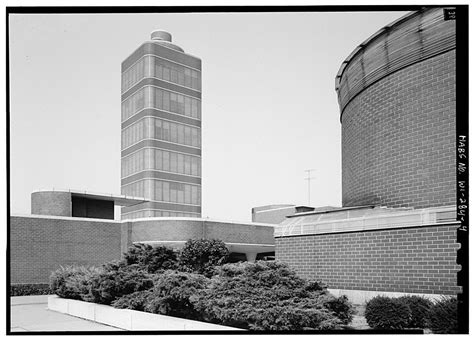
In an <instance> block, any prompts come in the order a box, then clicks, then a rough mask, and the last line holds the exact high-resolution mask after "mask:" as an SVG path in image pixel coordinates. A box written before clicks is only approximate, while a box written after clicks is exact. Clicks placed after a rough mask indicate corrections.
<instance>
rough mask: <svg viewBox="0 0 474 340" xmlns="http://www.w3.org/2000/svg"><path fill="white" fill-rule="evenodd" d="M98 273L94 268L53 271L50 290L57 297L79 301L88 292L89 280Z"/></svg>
mask: <svg viewBox="0 0 474 340" xmlns="http://www.w3.org/2000/svg"><path fill="white" fill-rule="evenodd" d="M99 272H100V269H99V268H96V267H85V266H76V265H72V266H66V267H61V268H59V269H57V270H56V271H54V272H53V273H52V274H51V276H50V289H51V291H52V292H53V293H54V294H56V295H58V296H59V297H62V298H65V299H75V300H81V297H82V295H83V294H86V293H87V292H88V291H89V284H90V280H91V278H92V277H93V276H94V275H97V274H98V273H99Z"/></svg>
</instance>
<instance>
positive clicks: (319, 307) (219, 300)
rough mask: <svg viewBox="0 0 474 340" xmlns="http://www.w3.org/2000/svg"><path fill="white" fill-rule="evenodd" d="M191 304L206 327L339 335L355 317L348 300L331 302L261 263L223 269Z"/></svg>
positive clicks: (314, 285) (321, 290)
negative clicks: (337, 331)
mask: <svg viewBox="0 0 474 340" xmlns="http://www.w3.org/2000/svg"><path fill="white" fill-rule="evenodd" d="M190 300H191V302H192V303H193V304H194V305H195V307H196V310H197V311H198V312H200V313H202V317H203V319H204V320H205V321H208V322H213V323H219V324H222V325H227V326H231V327H237V328H247V329H252V330H275V331H277V330H305V329H306V330H310V329H313V330H325V329H338V328H342V327H343V326H344V324H345V323H346V322H349V320H350V319H352V314H353V312H354V311H353V308H351V306H350V304H349V303H348V302H347V300H345V299H339V300H338V301H335V300H337V299H336V298H335V297H334V296H332V295H331V294H329V293H328V291H327V289H326V288H325V286H323V285H322V284H321V283H320V282H308V281H306V280H304V279H302V278H300V277H298V276H297V275H296V274H295V272H294V271H292V270H290V269H289V268H288V266H286V265H285V264H281V263H277V262H265V261H257V262H256V263H248V262H244V263H236V264H225V265H223V266H222V267H220V268H219V269H218V271H217V275H215V276H214V277H212V279H211V280H210V283H209V285H208V286H207V288H205V289H202V290H199V291H198V292H197V294H196V295H194V296H192V297H191V298H190ZM344 304H347V308H346V307H342V305H344ZM336 306H337V307H336ZM332 307H336V309H335V310H332V309H331V308H332ZM337 315H339V316H340V317H341V318H339V317H338V316H337Z"/></svg>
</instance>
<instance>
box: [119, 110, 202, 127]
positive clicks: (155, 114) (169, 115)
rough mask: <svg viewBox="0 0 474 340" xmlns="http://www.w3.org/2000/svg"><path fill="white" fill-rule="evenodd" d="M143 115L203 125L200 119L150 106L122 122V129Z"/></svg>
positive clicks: (197, 125) (198, 125)
mask: <svg viewBox="0 0 474 340" xmlns="http://www.w3.org/2000/svg"><path fill="white" fill-rule="evenodd" d="M143 117H156V118H162V119H166V120H170V121H173V122H178V123H183V124H187V125H192V126H196V127H199V128H200V127H201V121H200V120H197V119H194V118H190V117H186V116H182V115H180V114H173V113H170V112H166V111H161V110H158V109H152V108H148V109H143V110H141V111H140V112H138V113H137V114H134V115H133V116H131V117H130V118H128V119H127V120H126V121H124V122H122V130H123V129H125V128H126V127H128V126H130V125H132V124H133V123H135V122H137V121H139V120H140V119H142V118H143Z"/></svg>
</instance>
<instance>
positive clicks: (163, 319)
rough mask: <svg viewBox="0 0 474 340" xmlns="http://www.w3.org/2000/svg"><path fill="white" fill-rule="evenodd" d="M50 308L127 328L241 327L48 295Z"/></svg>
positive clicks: (153, 329)
mask: <svg viewBox="0 0 474 340" xmlns="http://www.w3.org/2000/svg"><path fill="white" fill-rule="evenodd" d="M48 309H50V310H54V311H56V312H60V313H64V314H69V315H72V316H76V317H79V318H83V319H86V320H91V321H94V322H98V323H101V324H105V325H109V326H112V327H117V328H120V329H124V330H128V331H144V330H147V331H158V330H161V331H165V330H166V331H168V330H211V331H212V330H216V331H220V330H229V331H230V330H241V331H243V330H242V329H239V328H232V327H227V326H221V325H215V324H212V323H206V322H200V321H194V320H187V319H181V318H175V317H172V316H166V315H158V314H152V313H146V312H139V311H135V310H131V309H116V308H113V307H111V306H106V305H99V304H95V303H90V302H84V301H78V300H70V299H62V298H60V297H57V296H55V295H53V296H48Z"/></svg>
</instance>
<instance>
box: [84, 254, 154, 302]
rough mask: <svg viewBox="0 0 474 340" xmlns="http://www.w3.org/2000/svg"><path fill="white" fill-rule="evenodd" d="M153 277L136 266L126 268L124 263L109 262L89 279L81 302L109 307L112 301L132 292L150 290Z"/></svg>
mask: <svg viewBox="0 0 474 340" xmlns="http://www.w3.org/2000/svg"><path fill="white" fill-rule="evenodd" d="M152 286H153V275H151V274H149V273H148V272H146V271H145V270H143V269H141V268H140V267H139V266H138V265H136V264H133V265H130V266H127V265H126V264H125V263H124V262H110V263H107V264H105V265H103V266H102V270H101V271H100V272H99V273H96V274H95V275H93V276H92V277H91V278H90V284H89V290H88V292H87V293H86V294H83V295H82V298H83V300H85V301H89V302H95V303H101V304H106V305H110V304H111V302H112V301H114V300H116V299H118V298H120V297H122V296H124V295H127V294H131V293H134V292H138V291H142V290H147V289H150V288H151V287H152Z"/></svg>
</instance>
